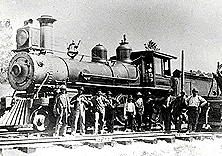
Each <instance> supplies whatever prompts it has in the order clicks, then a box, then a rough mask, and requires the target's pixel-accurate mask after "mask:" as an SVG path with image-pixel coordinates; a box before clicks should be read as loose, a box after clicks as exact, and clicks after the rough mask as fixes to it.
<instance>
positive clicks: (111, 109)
mask: <svg viewBox="0 0 222 156" xmlns="http://www.w3.org/2000/svg"><path fill="white" fill-rule="evenodd" d="M107 100H108V101H109V103H108V104H107V106H106V126H107V128H108V132H109V133H113V130H114V120H115V113H116V106H117V103H118V102H117V100H116V99H115V98H114V97H112V93H111V92H110V91H108V92H107Z"/></svg>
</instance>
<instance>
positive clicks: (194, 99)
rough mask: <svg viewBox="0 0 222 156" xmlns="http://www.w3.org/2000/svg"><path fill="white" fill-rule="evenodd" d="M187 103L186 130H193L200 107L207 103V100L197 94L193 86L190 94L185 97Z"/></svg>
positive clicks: (195, 126)
mask: <svg viewBox="0 0 222 156" xmlns="http://www.w3.org/2000/svg"><path fill="white" fill-rule="evenodd" d="M187 104H188V111H187V115H188V131H189V132H194V131H196V128H197V122H198V118H199V111H200V107H203V106H204V105H205V104H207V101H206V100H205V99H204V98H203V97H201V96H199V95H198V90H197V89H196V88H193V89H192V95H191V96H189V97H188V98H187Z"/></svg>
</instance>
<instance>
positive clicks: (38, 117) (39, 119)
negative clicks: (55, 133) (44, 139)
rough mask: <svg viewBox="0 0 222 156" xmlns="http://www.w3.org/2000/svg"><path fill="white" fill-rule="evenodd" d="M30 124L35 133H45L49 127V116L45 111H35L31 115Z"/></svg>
mask: <svg viewBox="0 0 222 156" xmlns="http://www.w3.org/2000/svg"><path fill="white" fill-rule="evenodd" d="M31 121H32V124H33V129H34V130H35V131H40V132H43V131H46V130H48V129H49V127H50V119H49V114H48V112H47V111H45V110H36V111H34V112H33V114H32V119H31Z"/></svg>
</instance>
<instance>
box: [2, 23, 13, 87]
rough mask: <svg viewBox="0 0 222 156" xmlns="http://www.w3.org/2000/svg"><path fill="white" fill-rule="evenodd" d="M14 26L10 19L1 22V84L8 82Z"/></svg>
mask: <svg viewBox="0 0 222 156" xmlns="http://www.w3.org/2000/svg"><path fill="white" fill-rule="evenodd" d="M12 45H13V42H12V26H11V23H10V20H9V19H6V20H2V21H0V83H5V82H7V71H8V65H9V60H10V59H11V58H12V56H13V53H12V52H11V49H12Z"/></svg>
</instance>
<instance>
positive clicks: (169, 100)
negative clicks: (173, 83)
mask: <svg viewBox="0 0 222 156" xmlns="http://www.w3.org/2000/svg"><path fill="white" fill-rule="evenodd" d="M172 94H173V89H169V90H168V92H167V94H166V97H164V98H163V107H162V116H163V121H164V130H165V132H166V133H170V131H171V111H172V106H173V103H174V101H175V99H176V97H174V96H173V95H172Z"/></svg>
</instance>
